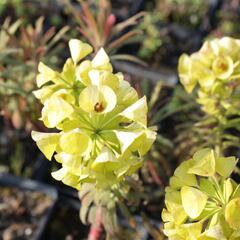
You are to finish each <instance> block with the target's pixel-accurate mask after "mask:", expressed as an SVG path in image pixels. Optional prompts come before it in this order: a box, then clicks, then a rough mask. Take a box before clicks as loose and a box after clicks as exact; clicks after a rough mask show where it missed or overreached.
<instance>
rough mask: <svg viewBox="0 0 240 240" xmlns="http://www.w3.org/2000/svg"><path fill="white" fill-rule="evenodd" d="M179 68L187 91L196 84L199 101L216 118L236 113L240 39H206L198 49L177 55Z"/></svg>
mask: <svg viewBox="0 0 240 240" xmlns="http://www.w3.org/2000/svg"><path fill="white" fill-rule="evenodd" d="M178 71H179V76H180V81H181V83H182V84H183V85H184V87H185V89H186V90H187V91H188V92H192V91H193V89H194V88H195V86H196V85H197V84H198V85H199V88H198V102H199V103H200V104H201V105H202V109H203V111H205V112H207V113H208V114H211V115H215V116H217V117H218V118H221V117H222V118H224V116H227V115H234V114H238V115H239V106H240V101H239V99H240V98H239V96H240V95H239V83H240V40H237V39H233V38H230V37H224V38H221V39H213V40H209V41H206V42H205V43H204V44H203V46H202V48H201V49H200V50H199V51H198V52H196V53H193V54H192V55H190V56H188V55H186V54H183V55H182V56H181V57H180V60H179V65H178Z"/></svg>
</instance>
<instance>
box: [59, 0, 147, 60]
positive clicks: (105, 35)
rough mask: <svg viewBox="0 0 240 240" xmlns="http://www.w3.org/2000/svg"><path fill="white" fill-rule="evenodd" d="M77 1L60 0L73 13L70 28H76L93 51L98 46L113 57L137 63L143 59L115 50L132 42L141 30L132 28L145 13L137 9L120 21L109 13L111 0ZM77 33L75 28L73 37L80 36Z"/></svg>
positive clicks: (66, 9) (67, 11) (95, 50)
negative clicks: (136, 12)
mask: <svg viewBox="0 0 240 240" xmlns="http://www.w3.org/2000/svg"><path fill="white" fill-rule="evenodd" d="M78 2H79V5H76V4H75V5H73V3H72V2H71V1H70V0H63V1H62V3H63V5H64V6H65V7H66V8H65V11H66V13H67V14H68V15H70V16H72V17H73V18H72V19H73V22H72V27H73V28H72V29H75V28H77V29H78V31H79V33H80V36H81V39H83V40H85V41H86V42H89V43H90V44H91V45H92V46H93V48H94V52H95V53H96V52H97V51H98V50H99V49H100V48H101V47H104V49H105V51H106V52H107V53H108V54H109V55H110V58H111V59H112V60H126V61H133V62H137V63H142V64H143V62H142V61H141V60H140V59H138V58H137V57H135V56H133V55H130V54H119V53H117V52H118V50H119V49H120V48H122V47H123V46H125V45H127V44H129V43H133V42H135V39H136V36H137V35H140V34H141V33H142V32H141V31H140V30H139V29H138V30H137V29H134V28H133V29H132V27H134V26H135V25H136V24H137V23H138V20H139V19H140V18H141V17H142V16H143V15H144V13H143V12H140V13H138V14H136V15H134V16H131V17H129V18H127V19H125V20H123V21H122V22H118V23H117V19H116V16H115V15H114V14H113V13H112V11H113V10H112V6H111V2H110V1H108V0H98V1H93V2H92V4H91V1H90V3H89V2H87V1H83V0H79V1H78ZM79 33H77V34H76V31H74V33H73V35H74V37H77V38H79Z"/></svg>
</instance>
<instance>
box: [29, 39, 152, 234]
mask: <svg viewBox="0 0 240 240" xmlns="http://www.w3.org/2000/svg"><path fill="white" fill-rule="evenodd" d="M69 47H70V53H71V58H69V59H67V61H66V63H65V64H64V67H63V70H62V72H57V71H54V70H52V69H51V68H49V67H48V66H46V65H44V64H43V63H40V64H39V68H38V70H39V75H38V76H37V85H38V87H39V88H40V89H39V90H36V91H35V92H34V94H35V96H36V97H37V98H38V99H39V100H40V101H41V102H42V104H43V105H44V106H43V109H42V117H41V120H42V121H43V123H44V124H45V126H46V127H48V128H56V129H57V130H58V131H57V132H55V133H54V132H52V131H51V132H50V133H41V132H35V131H33V132H32V137H33V139H34V140H35V141H36V143H37V145H38V147H39V149H40V150H41V151H42V152H43V153H44V155H45V156H46V157H47V159H49V160H51V159H52V157H53V155H54V158H55V160H56V161H57V162H59V163H60V164H61V165H62V168H61V169H59V170H58V171H56V172H53V173H52V176H53V177H54V178H55V179H57V180H60V181H62V182H63V183H65V184H66V185H69V186H71V187H73V188H76V189H77V190H80V196H81V197H82V198H83V201H82V203H83V207H82V208H83V209H84V211H85V213H86V212H87V210H86V208H88V207H89V206H90V204H91V202H92V201H94V203H95V204H96V205H97V207H96V208H95V210H94V213H93V214H90V215H91V216H92V215H94V216H96V217H94V220H96V221H95V223H96V224H97V225H99V226H100V227H101V224H104V226H105V229H106V230H108V227H107V226H106V225H107V223H106V222H104V220H102V219H107V218H108V216H109V215H114V216H116V212H115V210H116V209H115V204H116V202H117V199H118V198H119V197H120V196H121V191H123V192H124V191H125V192H126V191H127V187H126V185H125V178H126V177H127V176H131V175H132V174H134V173H135V172H136V171H137V169H139V168H140V167H141V165H142V163H143V158H142V157H143V156H144V155H145V154H146V153H147V151H148V150H149V148H150V147H151V145H152V143H153V142H154V140H155V135H156V134H155V132H154V131H153V130H152V129H150V128H147V104H146V97H142V98H141V99H139V97H138V95H137V92H136V91H135V90H134V88H132V87H131V86H130V84H129V83H128V82H127V81H125V80H124V78H123V75H122V74H121V73H116V74H114V73H113V69H112V65H111V63H110V61H109V57H108V55H107V54H106V52H105V51H104V49H103V48H101V49H100V50H99V51H98V52H97V54H96V55H95V57H94V58H93V59H92V60H88V59H87V60H84V58H85V57H86V56H87V55H89V54H90V53H91V52H92V50H93V49H92V47H91V46H90V45H88V44H86V43H83V42H81V41H80V40H77V39H71V40H70V41H69ZM123 185H125V186H124V187H123ZM89 192H90V195H91V198H88V201H85V199H86V198H85V199H84V196H86V194H87V193H89ZM123 195H124V193H123ZM103 208H104V209H105V210H104V211H103ZM99 209H100V210H99ZM106 210H107V211H106ZM103 212H104V213H105V214H106V215H107V216H102V218H101V217H100V218H99V214H100V215H102V214H103ZM81 215H84V213H82V214H81ZM99 219H101V221H100V223H99ZM90 221H91V220H90Z"/></svg>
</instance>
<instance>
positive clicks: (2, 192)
mask: <svg viewBox="0 0 240 240" xmlns="http://www.w3.org/2000/svg"><path fill="white" fill-rule="evenodd" d="M52 202H53V200H52V199H51V198H50V197H48V196H46V195H44V194H43V193H39V192H32V191H20V190H19V189H16V188H8V187H0V239H1V240H30V239H34V235H35V234H34V232H35V231H36V229H37V228H38V225H39V222H40V220H41V219H42V217H43V216H44V215H45V214H46V212H47V210H48V209H49V207H50V206H51V205H52Z"/></svg>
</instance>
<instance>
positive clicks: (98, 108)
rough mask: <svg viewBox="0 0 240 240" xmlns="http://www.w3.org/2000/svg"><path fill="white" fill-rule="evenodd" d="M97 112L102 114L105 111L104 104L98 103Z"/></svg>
mask: <svg viewBox="0 0 240 240" xmlns="http://www.w3.org/2000/svg"><path fill="white" fill-rule="evenodd" d="M94 110H95V112H102V111H103V110H104V108H103V104H102V103H101V102H100V103H99V102H97V103H96V104H95V106H94Z"/></svg>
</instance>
